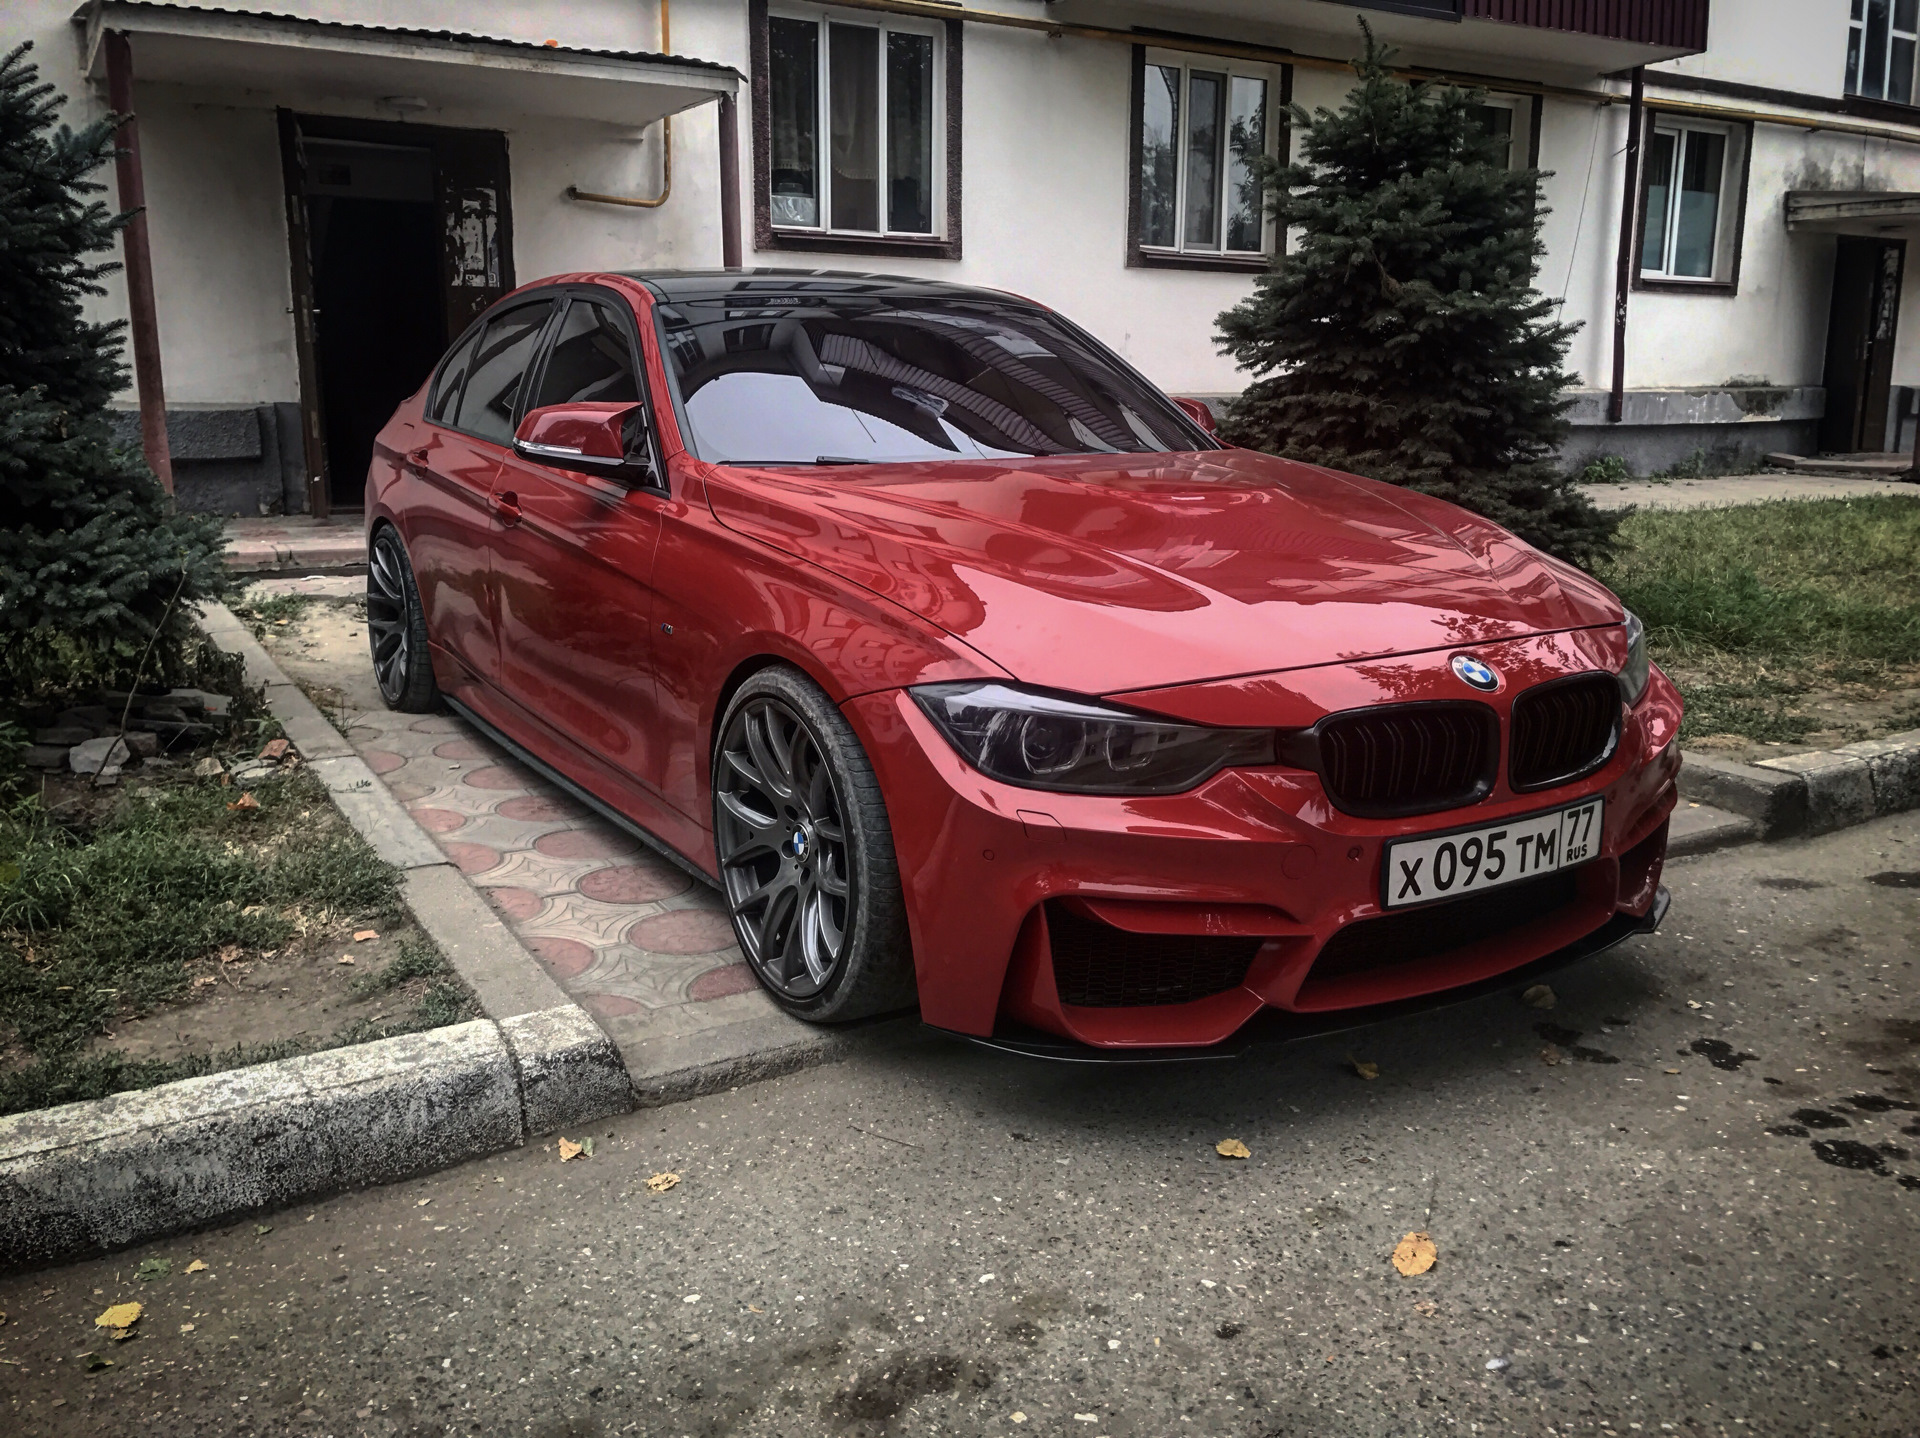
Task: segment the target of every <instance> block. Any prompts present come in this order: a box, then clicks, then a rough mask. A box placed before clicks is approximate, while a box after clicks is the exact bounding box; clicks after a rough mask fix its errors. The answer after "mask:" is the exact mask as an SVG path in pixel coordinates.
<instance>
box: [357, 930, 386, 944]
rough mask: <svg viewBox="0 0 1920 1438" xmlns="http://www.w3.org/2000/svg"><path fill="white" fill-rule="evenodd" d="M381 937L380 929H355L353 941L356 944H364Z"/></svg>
mask: <svg viewBox="0 0 1920 1438" xmlns="http://www.w3.org/2000/svg"><path fill="white" fill-rule="evenodd" d="M379 937H380V931H379V930H378V929H355V930H354V931H353V941H354V942H355V943H356V944H364V943H365V942H366V941H367V940H368V939H377V938H379Z"/></svg>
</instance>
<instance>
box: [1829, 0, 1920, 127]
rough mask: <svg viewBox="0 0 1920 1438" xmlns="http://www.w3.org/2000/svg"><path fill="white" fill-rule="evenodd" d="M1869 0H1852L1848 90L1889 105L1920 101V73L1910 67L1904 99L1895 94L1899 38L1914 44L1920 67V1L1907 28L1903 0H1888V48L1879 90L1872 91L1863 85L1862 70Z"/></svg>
mask: <svg viewBox="0 0 1920 1438" xmlns="http://www.w3.org/2000/svg"><path fill="white" fill-rule="evenodd" d="M1868 3H1869V0H1853V5H1852V18H1851V19H1850V20H1849V22H1848V25H1847V83H1846V92H1847V94H1849V95H1858V96H1860V97H1862V98H1863V99H1868V100H1885V101H1886V102H1887V103H1888V104H1890V105H1912V104H1915V103H1916V102H1920V77H1916V75H1915V74H1914V73H1913V71H1912V70H1911V69H1910V70H1909V72H1908V74H1907V77H1906V80H1907V96H1908V98H1907V99H1905V100H1897V99H1895V98H1894V97H1893V74H1894V70H1893V52H1894V48H1895V42H1896V41H1900V40H1905V41H1908V42H1909V43H1910V44H1912V46H1913V47H1914V48H1913V56H1914V64H1915V66H1916V67H1920V5H1916V6H1915V12H1916V13H1915V15H1914V18H1913V21H1912V23H1911V24H1910V26H1909V27H1908V28H1906V29H1901V28H1900V23H1899V21H1900V6H1901V3H1902V0H1886V5H1887V48H1886V53H1885V54H1883V55H1882V56H1881V57H1880V75H1879V84H1880V88H1879V91H1878V93H1869V92H1868V91H1867V89H1866V88H1865V87H1864V86H1863V85H1862V83H1861V82H1862V80H1863V79H1864V78H1865V76H1864V75H1863V73H1862V72H1863V71H1864V70H1865V68H1866V64H1867V4H1868Z"/></svg>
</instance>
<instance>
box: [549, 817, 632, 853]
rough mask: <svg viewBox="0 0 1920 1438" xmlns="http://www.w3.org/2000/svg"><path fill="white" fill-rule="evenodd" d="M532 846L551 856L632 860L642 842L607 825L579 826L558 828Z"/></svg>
mask: <svg viewBox="0 0 1920 1438" xmlns="http://www.w3.org/2000/svg"><path fill="white" fill-rule="evenodd" d="M533 847H534V848H536V849H538V850H539V851H540V852H541V853H543V854H545V855H546V856H547V857H548V858H551V859H631V858H632V857H633V856H634V855H635V854H638V853H640V852H641V848H640V844H639V842H638V841H637V840H635V839H630V838H628V837H627V836H626V835H625V834H623V833H621V832H620V831H619V830H618V829H615V828H613V827H612V826H611V825H608V824H601V823H597V822H596V823H594V824H591V825H587V826H583V827H581V828H578V829H555V830H554V831H553V832H551V833H548V834H542V835H541V836H540V837H539V838H538V839H536V840H534V844H533Z"/></svg>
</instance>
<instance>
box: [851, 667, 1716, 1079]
mask: <svg viewBox="0 0 1920 1438" xmlns="http://www.w3.org/2000/svg"><path fill="white" fill-rule="evenodd" d="M1550 644H1551V645H1557V646H1558V647H1560V648H1564V647H1565V646H1564V642H1563V641H1559V640H1554V641H1546V640H1516V641H1511V642H1510V643H1509V644H1507V645H1501V646H1485V647H1483V648H1481V649H1479V650H1476V652H1478V653H1490V652H1497V651H1505V652H1504V653H1501V655H1500V658H1501V664H1502V668H1503V669H1505V670H1506V671H1507V672H1512V673H1532V672H1534V671H1536V670H1538V669H1539V668H1540V667H1541V666H1540V665H1539V664H1535V665H1531V666H1530V665H1529V663H1528V653H1527V649H1526V647H1527V646H1534V647H1535V648H1539V647H1540V646H1543V645H1550ZM1535 657H1536V658H1538V657H1540V656H1535ZM1438 663H1439V665H1440V666H1441V667H1442V668H1444V664H1445V656H1444V655H1442V656H1439V659H1438ZM1406 667H1407V666H1406V665H1405V663H1404V662H1403V663H1402V664H1401V665H1400V669H1399V671H1398V672H1397V675H1396V680H1395V682H1396V684H1397V685H1398V686H1399V688H1398V689H1397V691H1396V692H1393V693H1389V694H1383V695H1382V696H1381V697H1380V699H1378V700H1376V701H1374V702H1386V701H1387V700H1388V699H1397V698H1405V697H1408V696H1407V693H1406V676H1405V672H1404V671H1405V669H1406ZM1583 667H1591V666H1590V665H1589V666H1583ZM1357 668H1359V666H1353V667H1346V666H1332V667H1330V671H1329V673H1330V675H1331V676H1333V678H1334V680H1335V682H1337V683H1338V684H1339V685H1341V686H1342V694H1343V695H1346V694H1349V693H1351V692H1353V688H1354V684H1355V679H1354V670H1355V669H1357ZM1436 682H1438V681H1436ZM1527 682H1529V683H1531V682H1534V680H1533V679H1531V678H1529V680H1528V681H1527ZM1416 697H1425V696H1424V695H1421V696H1416ZM845 708H846V713H847V715H848V717H849V718H850V720H851V721H852V722H853V723H854V726H855V728H856V729H857V730H858V731H859V733H860V736H861V739H862V741H863V742H864V744H865V746H866V749H867V752H868V754H869V756H870V757H871V758H872V760H873V763H874V767H875V769H876V771H877V773H878V776H879V779H880V783H881V789H882V791H883V793H884V794H885V796H886V799H887V805H888V814H889V818H890V820H891V823H892V827H893V836H894V846H895V852H896V856H897V859H898V862H899V868H900V875H901V881H902V885H903V888H904V890H905V896H906V902H907V911H908V920H909V924H910V927H911V932H912V938H913V946H914V959H915V967H916V971H917V976H918V980H919V991H920V1008H921V1016H922V1018H923V1019H924V1021H925V1022H926V1023H928V1024H930V1025H932V1026H934V1027H936V1028H942V1029H947V1030H950V1031H952V1032H954V1033H957V1034H962V1035H966V1036H969V1037H973V1038H979V1039H990V1038H993V1037H994V1036H995V1035H1000V1036H1002V1038H1004V1039H1006V1040H1007V1041H1009V1042H1027V1041H1039V1042H1042V1043H1043V1044H1044V1042H1045V1040H1036V1038H1035V1036H1036V1035H1050V1036H1052V1037H1053V1038H1057V1039H1060V1040H1065V1041H1067V1042H1068V1043H1069V1044H1070V1045H1073V1046H1077V1047H1078V1048H1082V1049H1096V1050H1123V1051H1124V1050H1131V1051H1141V1052H1146V1051H1153V1050H1170V1049H1172V1050H1178V1049H1196V1048H1210V1047H1213V1046H1217V1045H1220V1044H1223V1043H1226V1042H1228V1041H1229V1040H1232V1039H1234V1038H1235V1036H1236V1035H1239V1034H1240V1033H1241V1032H1242V1030H1243V1029H1245V1028H1246V1026H1247V1025H1248V1024H1249V1022H1250V1021H1251V1020H1253V1019H1254V1018H1255V1017H1256V1015H1261V1014H1262V1013H1263V1011H1265V1012H1267V1013H1269V1015H1270V1016H1271V1017H1270V1018H1269V1019H1268V1020H1266V1022H1269V1023H1272V1022H1278V1021H1280V1020H1285V1021H1286V1022H1290V1023H1293V1024H1295V1025H1314V1024H1322V1025H1324V1024H1332V1025H1333V1026H1334V1027H1344V1026H1346V1025H1347V1024H1350V1023H1352V1022H1355V1021H1356V1016H1358V1015H1362V1014H1378V1013H1382V1012H1385V1011H1387V1010H1388V1009H1390V1008H1391V1006H1395V1005H1401V1004H1405V1003H1409V1002H1414V1001H1421V1000H1430V999H1431V996H1434V995H1440V994H1446V993H1449V992H1451V991H1455V990H1471V989H1472V988H1473V986H1476V985H1480V984H1485V983H1488V982H1490V981H1510V980H1511V977H1512V976H1513V975H1514V974H1515V973H1516V972H1518V971H1521V970H1524V969H1526V968H1527V967H1528V966H1529V965H1533V964H1537V963H1540V962H1542V961H1544V960H1546V959H1547V958H1549V957H1550V956H1555V955H1560V954H1563V953H1567V952H1570V951H1579V952H1576V953H1575V955H1574V956H1575V957H1578V956H1580V954H1581V953H1585V952H1592V951H1593V949H1592V947H1591V946H1592V944H1594V943H1595V942H1597V941H1599V940H1601V939H1602V937H1603V936H1604V935H1606V934H1615V935H1617V937H1616V938H1614V939H1612V940H1608V942H1617V941H1618V938H1623V937H1625V936H1626V935H1627V933H1629V932H1631V931H1632V929H1633V926H1635V925H1639V924H1641V923H1643V922H1645V921H1646V920H1647V919H1648V918H1649V916H1653V917H1654V918H1655V920H1656V921H1657V914H1656V908H1657V905H1658V896H1659V893H1660V888H1659V882H1660V874H1661V869H1662V866H1663V863H1664V860H1665V854H1666V831H1667V818H1668V815H1669V814H1670V813H1671V812H1672V810H1673V807H1674V804H1675V801H1676V795H1675V788H1674V781H1675V778H1676V777H1677V773H1678V769H1679V751H1678V746H1677V745H1675V744H1674V743H1673V742H1672V741H1673V738H1674V736H1675V735H1676V734H1677V733H1678V728H1679V717H1680V701H1679V695H1678V693H1677V692H1676V691H1675V690H1674V689H1673V686H1672V685H1671V684H1670V683H1669V682H1668V681H1667V679H1666V677H1665V676H1664V675H1663V674H1661V673H1659V671H1658V670H1655V671H1654V675H1653V678H1652V680H1651V681H1650V683H1649V685H1648V688H1647V692H1646V693H1645V695H1643V696H1642V698H1641V700H1640V702H1639V703H1638V704H1637V705H1636V706H1635V707H1634V709H1633V710H1632V711H1631V713H1630V714H1629V715H1628V716H1627V720H1626V723H1625V725H1624V728H1623V730H1622V733H1621V738H1620V743H1619V745H1618V748H1617V749H1616V750H1615V752H1614V754H1613V756H1612V758H1611V759H1609V760H1608V762H1607V763H1606V764H1605V766H1604V767H1602V768H1601V769H1600V770H1599V771H1598V772H1596V773H1594V774H1592V775H1590V776H1588V777H1587V778H1585V779H1582V780H1580V781H1578V782H1576V783H1572V784H1568V785H1565V786H1562V787H1560V788H1556V789H1552V790H1548V791H1545V792H1538V793H1529V794H1514V793H1512V792H1511V791H1509V790H1508V789H1506V788H1505V786H1504V782H1503V783H1502V784H1500V785H1498V786H1496V787H1495V789H1494V791H1493V793H1492V794H1490V795H1489V796H1488V797H1487V798H1486V799H1484V800H1482V801H1480V802H1479V803H1476V804H1473V805H1471V806H1468V807H1466V808H1463V809H1454V810H1449V811H1445V812H1441V813H1435V814H1426V815H1421V816H1418V817H1415V818H1405V819H1360V818H1356V817H1353V816H1351V815H1347V814H1344V813H1342V812H1340V811H1339V810H1337V809H1335V808H1334V807H1333V806H1332V805H1331V803H1330V802H1329V801H1328V799H1327V796H1326V793H1325V791H1324V789H1323V788H1322V787H1321V785H1320V781H1319V780H1318V778H1317V777H1315V776H1314V775H1312V774H1308V773H1303V772H1300V771H1297V770H1287V769H1280V768H1272V769H1243V770H1228V771H1225V772H1222V773H1220V774H1218V775H1215V776H1214V777H1213V778H1212V779H1210V780H1208V781H1207V782H1206V783H1204V784H1202V785H1200V786H1199V787H1198V788H1196V789H1194V790H1191V791H1189V792H1188V793H1185V794H1176V795H1166V796H1154V797H1138V798H1115V797H1109V796H1093V795H1076V794H1057V793H1043V792H1037V791H1033V790H1027V789H1020V788H1016V787H1013V786H1010V785H1006V784H1001V783H999V782H997V781H995V780H992V779H988V778H986V777H985V776H984V775H982V774H980V773H979V772H978V771H977V770H975V769H973V768H972V767H971V766H969V765H968V764H967V763H966V762H965V761H964V760H963V759H961V758H960V756H959V755H958V754H956V753H955V752H954V751H953V749H952V748H951V746H949V745H948V744H947V742H946V741H945V739H944V738H942V737H941V736H940V734H939V733H938V732H937V731H936V730H935V729H934V728H933V726H932V725H931V723H930V722H929V721H928V720H927V719H926V717H925V716H924V715H923V714H921V713H920V711H919V709H918V707H917V706H916V705H915V704H914V703H913V701H912V700H911V698H909V697H908V696H907V695H906V694H905V693H903V692H901V691H897V690H896V691H888V692H882V693H876V694H870V695H865V696H862V697H860V698H858V699H854V700H851V701H849V702H848V703H847V705H846V706H845ZM1501 712H1502V723H1503V725H1504V722H1505V710H1504V707H1502V709H1501ZM1595 794H1599V795H1603V796H1604V797H1605V799H1606V817H1605V824H1604V830H1603V833H1602V837H1601V844H1600V850H1599V854H1598V856H1597V857H1596V858H1594V859H1593V860H1591V861H1589V862H1588V863H1586V864H1584V865H1582V866H1581V867H1579V868H1578V869H1573V870H1565V871H1562V873H1563V874H1565V875H1568V876H1570V877H1569V878H1568V879H1567V880H1566V886H1565V890H1564V892H1562V893H1561V894H1559V896H1558V898H1557V899H1556V901H1555V903H1554V905H1553V907H1551V909H1549V910H1543V911H1541V912H1538V913H1536V914H1532V915H1531V916H1529V917H1526V918H1525V921H1524V922H1519V923H1518V924H1517V925H1515V926H1512V927H1507V928H1503V929H1500V930H1499V931H1498V932H1495V933H1492V934H1491V935H1490V936H1489V937H1488V938H1486V939H1484V940H1482V941H1478V942H1468V943H1465V944H1462V945H1458V946H1455V947H1452V948H1449V949H1447V950H1446V951H1445V952H1440V953H1425V954H1419V955H1417V956H1416V957H1413V958H1410V959H1408V960H1407V961H1405V962H1391V963H1384V964H1382V963H1371V964H1369V965H1367V966H1363V967H1359V968H1357V969H1355V968H1345V967H1343V968H1342V969H1341V970H1340V971H1339V972H1333V973H1329V972H1320V973H1316V971H1315V963H1316V960H1317V959H1319V958H1320V957H1321V955H1322V952H1323V950H1324V949H1325V948H1326V946H1327V944H1328V942H1329V941H1330V940H1331V939H1332V938H1333V937H1334V936H1335V935H1336V934H1338V933H1340V932H1341V931H1342V930H1345V929H1346V928H1347V927H1348V926H1349V925H1353V924H1357V923H1361V922H1363V921H1365V920H1368V919H1374V918H1378V917H1380V916H1381V914H1382V910H1381V907H1380V871H1381V863H1382V852H1383V848H1384V846H1385V845H1386V844H1388V843H1390V842H1392V841H1394V840H1397V839H1403V838H1407V837H1411V836H1415V835H1419V834H1424V833H1430V832H1437V831H1442V830H1447V829H1453V828H1458V827H1460V826H1462V825H1466V824H1482V823H1497V822H1501V821H1504V820H1506V819H1509V818H1517V817H1521V816H1524V815H1528V814H1536V813H1540V812H1542V811H1545V810H1549V809H1554V808H1559V807H1562V806H1564V805H1566V804H1569V803H1572V802H1574V801H1576V800H1578V799H1582V798H1586V797H1589V796H1592V795H1595ZM1490 892H1492V893H1495V894H1498V893H1500V892H1501V891H1499V890H1494V891H1490ZM1063 905H1064V906H1065V910H1064V912H1067V913H1070V914H1071V915H1072V918H1071V920H1070V922H1077V923H1088V922H1091V923H1098V924H1105V925H1108V926H1111V927H1113V928H1117V929H1119V930H1121V931H1122V933H1123V934H1126V935H1129V936H1140V935H1147V936H1162V937H1164V938H1167V939H1174V940H1177V939H1192V938H1200V939H1207V940H1219V939H1227V940H1242V941H1245V942H1247V943H1248V944H1249V945H1250V947H1252V948H1253V949H1254V950H1255V952H1254V954H1253V957H1252V958H1251V960H1250V962H1248V963H1247V964H1246V966H1245V973H1244V977H1243V978H1242V979H1240V981H1238V982H1236V983H1234V984H1233V985H1232V986H1231V987H1230V988H1227V989H1225V990H1224V991H1221V992H1211V993H1208V994H1207V995H1206V996H1204V997H1200V998H1196V999H1193V1000H1191V1001H1184V1002H1152V1003H1137V1004H1135V1003H1126V1004H1120V1005H1115V1006H1090V1005H1080V1004H1074V1003H1066V1002H1063V1001H1062V999H1061V986H1060V984H1059V983H1058V982H1056V975H1055V970H1054V963H1053V946H1052V941H1051V939H1050V937H1049V922H1050V918H1049V916H1050V915H1051V916H1053V922H1055V923H1059V922H1062V920H1061V919H1060V916H1061V915H1062V913H1063V908H1062V907H1061V906H1063ZM1405 912H1408V911H1396V913H1397V914H1398V913H1405ZM1412 912H1415V913H1418V912H1421V911H1417V910H1416V911H1412ZM1149 942H1152V940H1149ZM1023 1036H1024V1037H1023Z"/></svg>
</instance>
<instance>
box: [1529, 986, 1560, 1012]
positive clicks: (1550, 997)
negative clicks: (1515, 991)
mask: <svg viewBox="0 0 1920 1438" xmlns="http://www.w3.org/2000/svg"><path fill="white" fill-rule="evenodd" d="M1556 1001H1557V1000H1556V998H1555V995H1554V992H1553V990H1552V989H1550V988H1548V987H1547V986H1546V985H1545V984H1535V985H1534V986H1533V987H1532V988H1530V989H1528V990H1527V991H1526V992H1525V993H1523V994H1522V995H1520V1002H1521V1003H1523V1004H1525V1005H1526V1006H1527V1007H1528V1008H1532V1009H1550V1008H1552V1007H1553V1006H1554V1004H1555V1002H1556Z"/></svg>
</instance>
